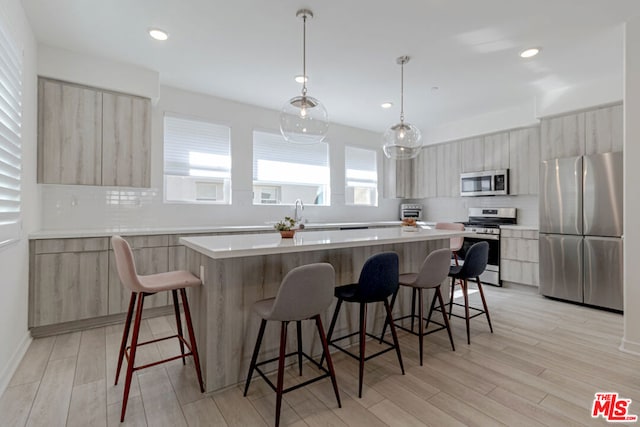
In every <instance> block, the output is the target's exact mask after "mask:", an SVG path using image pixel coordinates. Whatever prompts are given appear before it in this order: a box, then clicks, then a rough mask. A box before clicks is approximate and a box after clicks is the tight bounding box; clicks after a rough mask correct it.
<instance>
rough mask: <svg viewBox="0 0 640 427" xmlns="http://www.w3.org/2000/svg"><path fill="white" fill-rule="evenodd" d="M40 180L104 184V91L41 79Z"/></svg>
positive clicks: (61, 182) (39, 102) (58, 182)
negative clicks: (102, 149) (102, 166)
mask: <svg viewBox="0 0 640 427" xmlns="http://www.w3.org/2000/svg"><path fill="white" fill-rule="evenodd" d="M38 85H39V89H38V97H39V99H38V182H40V183H45V184H84V185H100V183H101V179H102V169H101V160H102V151H101V145H102V93H101V92H99V91H96V90H93V89H89V88H85V87H81V86H75V85H71V84H66V83H62V82H57V81H51V80H46V79H40V81H39V83H38Z"/></svg>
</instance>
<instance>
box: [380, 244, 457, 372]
mask: <svg viewBox="0 0 640 427" xmlns="http://www.w3.org/2000/svg"><path fill="white" fill-rule="evenodd" d="M450 265H451V251H450V250H449V249H438V250H437V251H433V252H431V253H430V254H429V255H428V256H427V258H426V259H425V260H424V261H423V263H422V266H421V267H420V272H418V273H404V274H401V275H400V286H407V287H411V288H412V289H413V291H414V294H415V291H417V292H418V314H417V315H416V314H415V307H412V308H411V314H409V315H406V316H402V317H398V318H396V319H395V321H396V327H397V328H400V329H402V330H404V331H407V332H409V333H412V334H414V335H417V336H418V338H419V340H418V342H419V348H420V366H422V354H423V338H424V336H425V335H429V334H431V333H433V332H437V331H441V330H442V329H446V330H447V332H448V333H449V342H451V349H452V350H453V351H455V350H456V347H455V345H454V344H453V336H452V335H451V327H450V326H449V318H448V317H447V310H446V305H445V303H444V299H443V298H442V293H441V292H440V284H441V283H442V282H443V281H444V280H446V279H447V277H448V276H449V268H450ZM429 289H433V290H434V291H435V293H434V295H433V300H431V308H429V315H428V316H427V318H426V319H425V318H424V299H423V291H424V290H429ZM397 295H398V291H396V293H394V294H393V297H392V298H391V309H392V310H393V306H394V304H395V301H396V297H397ZM436 298H437V300H438V304H439V309H438V311H441V312H442V319H443V322H444V323H439V322H436V321H433V320H431V313H433V311H434V307H435V303H436ZM414 304H415V303H414ZM406 318H411V329H407V328H405V327H404V326H402V325H400V324H399V323H397V322H399V321H400V320H402V319H406ZM414 318H417V319H418V332H417V333H416V332H414V330H413V319H414ZM425 320H426V322H427V323H426V326H425ZM429 322H433V323H434V324H436V325H438V326H439V328H436V329H432V330H430V331H427V329H428V328H429ZM385 327H386V325H385ZM383 333H384V330H383Z"/></svg>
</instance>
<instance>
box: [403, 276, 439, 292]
mask: <svg viewBox="0 0 640 427" xmlns="http://www.w3.org/2000/svg"><path fill="white" fill-rule="evenodd" d="M417 280H418V273H404V274H401V275H400V285H402V286H411V287H412V288H423V289H433V288H437V287H438V286H440V283H435V284H429V285H421V284H418V283H416V281H417Z"/></svg>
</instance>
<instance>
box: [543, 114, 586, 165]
mask: <svg viewBox="0 0 640 427" xmlns="http://www.w3.org/2000/svg"><path fill="white" fill-rule="evenodd" d="M541 129H542V130H541V132H542V133H541V138H540V141H541V146H540V160H549V159H555V158H558V157H574V156H581V155H583V154H584V152H585V113H577V114H569V115H566V116H560V117H552V118H547V119H543V120H542V123H541Z"/></svg>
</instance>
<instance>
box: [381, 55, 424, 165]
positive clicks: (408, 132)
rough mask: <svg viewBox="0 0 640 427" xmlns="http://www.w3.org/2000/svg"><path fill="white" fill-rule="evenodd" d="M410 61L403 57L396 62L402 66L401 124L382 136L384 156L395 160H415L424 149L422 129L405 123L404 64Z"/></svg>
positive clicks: (392, 127)
mask: <svg viewBox="0 0 640 427" xmlns="http://www.w3.org/2000/svg"><path fill="white" fill-rule="evenodd" d="M409 59H410V57H408V56H401V57H399V58H398V59H397V60H396V62H397V63H398V65H400V123H397V124H395V125H393V126H391V127H390V128H389V129H387V130H386V131H385V133H384V135H383V136H382V140H383V141H384V145H383V146H382V150H383V151H384V155H385V156H387V157H388V158H390V159H394V160H404V159H413V158H414V157H416V156H417V155H418V154H420V149H421V148H422V144H421V143H420V139H421V138H422V135H421V134H420V129H418V128H417V127H415V126H414V125H412V124H410V123H405V122H404V64H406V63H407V62H409Z"/></svg>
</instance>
